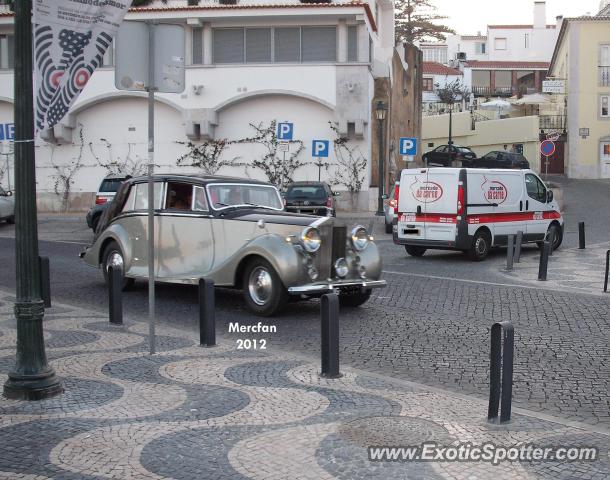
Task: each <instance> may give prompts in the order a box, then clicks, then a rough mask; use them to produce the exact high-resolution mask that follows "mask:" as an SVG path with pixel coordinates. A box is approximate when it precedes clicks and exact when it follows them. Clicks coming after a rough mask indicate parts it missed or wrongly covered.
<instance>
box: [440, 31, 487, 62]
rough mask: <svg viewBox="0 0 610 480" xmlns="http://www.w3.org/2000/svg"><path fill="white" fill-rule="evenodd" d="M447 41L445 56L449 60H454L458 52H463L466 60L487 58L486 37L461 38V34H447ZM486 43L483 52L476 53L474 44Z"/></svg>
mask: <svg viewBox="0 0 610 480" xmlns="http://www.w3.org/2000/svg"><path fill="white" fill-rule="evenodd" d="M446 43H447V52H448V53H447V58H448V59H449V60H455V59H456V58H457V54H458V52H465V53H466V59H467V60H489V53H488V52H489V44H488V42H487V40H486V39H484V40H470V39H468V40H466V39H464V38H462V35H449V36H448V37H447V40H446ZM477 43H487V45H486V47H485V48H486V49H485V52H486V53H477V50H476V44H477Z"/></svg>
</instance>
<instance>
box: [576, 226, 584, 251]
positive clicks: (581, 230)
mask: <svg viewBox="0 0 610 480" xmlns="http://www.w3.org/2000/svg"><path fill="white" fill-rule="evenodd" d="M578 249H579V250H584V249H585V222H578Z"/></svg>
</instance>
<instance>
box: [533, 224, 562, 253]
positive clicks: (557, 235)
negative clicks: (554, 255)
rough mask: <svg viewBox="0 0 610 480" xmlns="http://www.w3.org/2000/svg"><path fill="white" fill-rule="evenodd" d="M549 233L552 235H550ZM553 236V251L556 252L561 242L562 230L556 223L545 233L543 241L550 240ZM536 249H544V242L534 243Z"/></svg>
mask: <svg viewBox="0 0 610 480" xmlns="http://www.w3.org/2000/svg"><path fill="white" fill-rule="evenodd" d="M551 231H552V232H553V233H551ZM551 235H552V236H553V250H557V249H558V248H559V247H560V246H561V242H562V241H563V230H562V229H561V227H560V226H559V225H557V224H556V223H554V224H552V225H551V226H550V227H549V229H548V230H547V232H546V237H545V239H548V238H551ZM536 244H537V245H538V248H540V249H541V248H542V247H544V242H536Z"/></svg>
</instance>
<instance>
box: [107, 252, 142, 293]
mask: <svg viewBox="0 0 610 480" xmlns="http://www.w3.org/2000/svg"><path fill="white" fill-rule="evenodd" d="M110 267H113V268H119V269H120V270H121V277H122V282H121V283H122V288H123V290H128V289H129V288H131V287H132V286H133V284H134V283H135V280H134V279H133V278H127V277H126V276H125V258H124V256H123V252H122V251H121V248H120V247H119V246H118V244H117V243H116V242H110V243H108V245H106V247H105V248H104V253H103V254H102V273H103V274H104V281H105V282H106V285H110V278H109V275H108V269H109V268H110Z"/></svg>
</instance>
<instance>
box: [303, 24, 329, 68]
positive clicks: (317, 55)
mask: <svg viewBox="0 0 610 480" xmlns="http://www.w3.org/2000/svg"><path fill="white" fill-rule="evenodd" d="M301 49H302V53H301V61H302V62H336V61H337V29H336V28H335V27H302V28H301Z"/></svg>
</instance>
